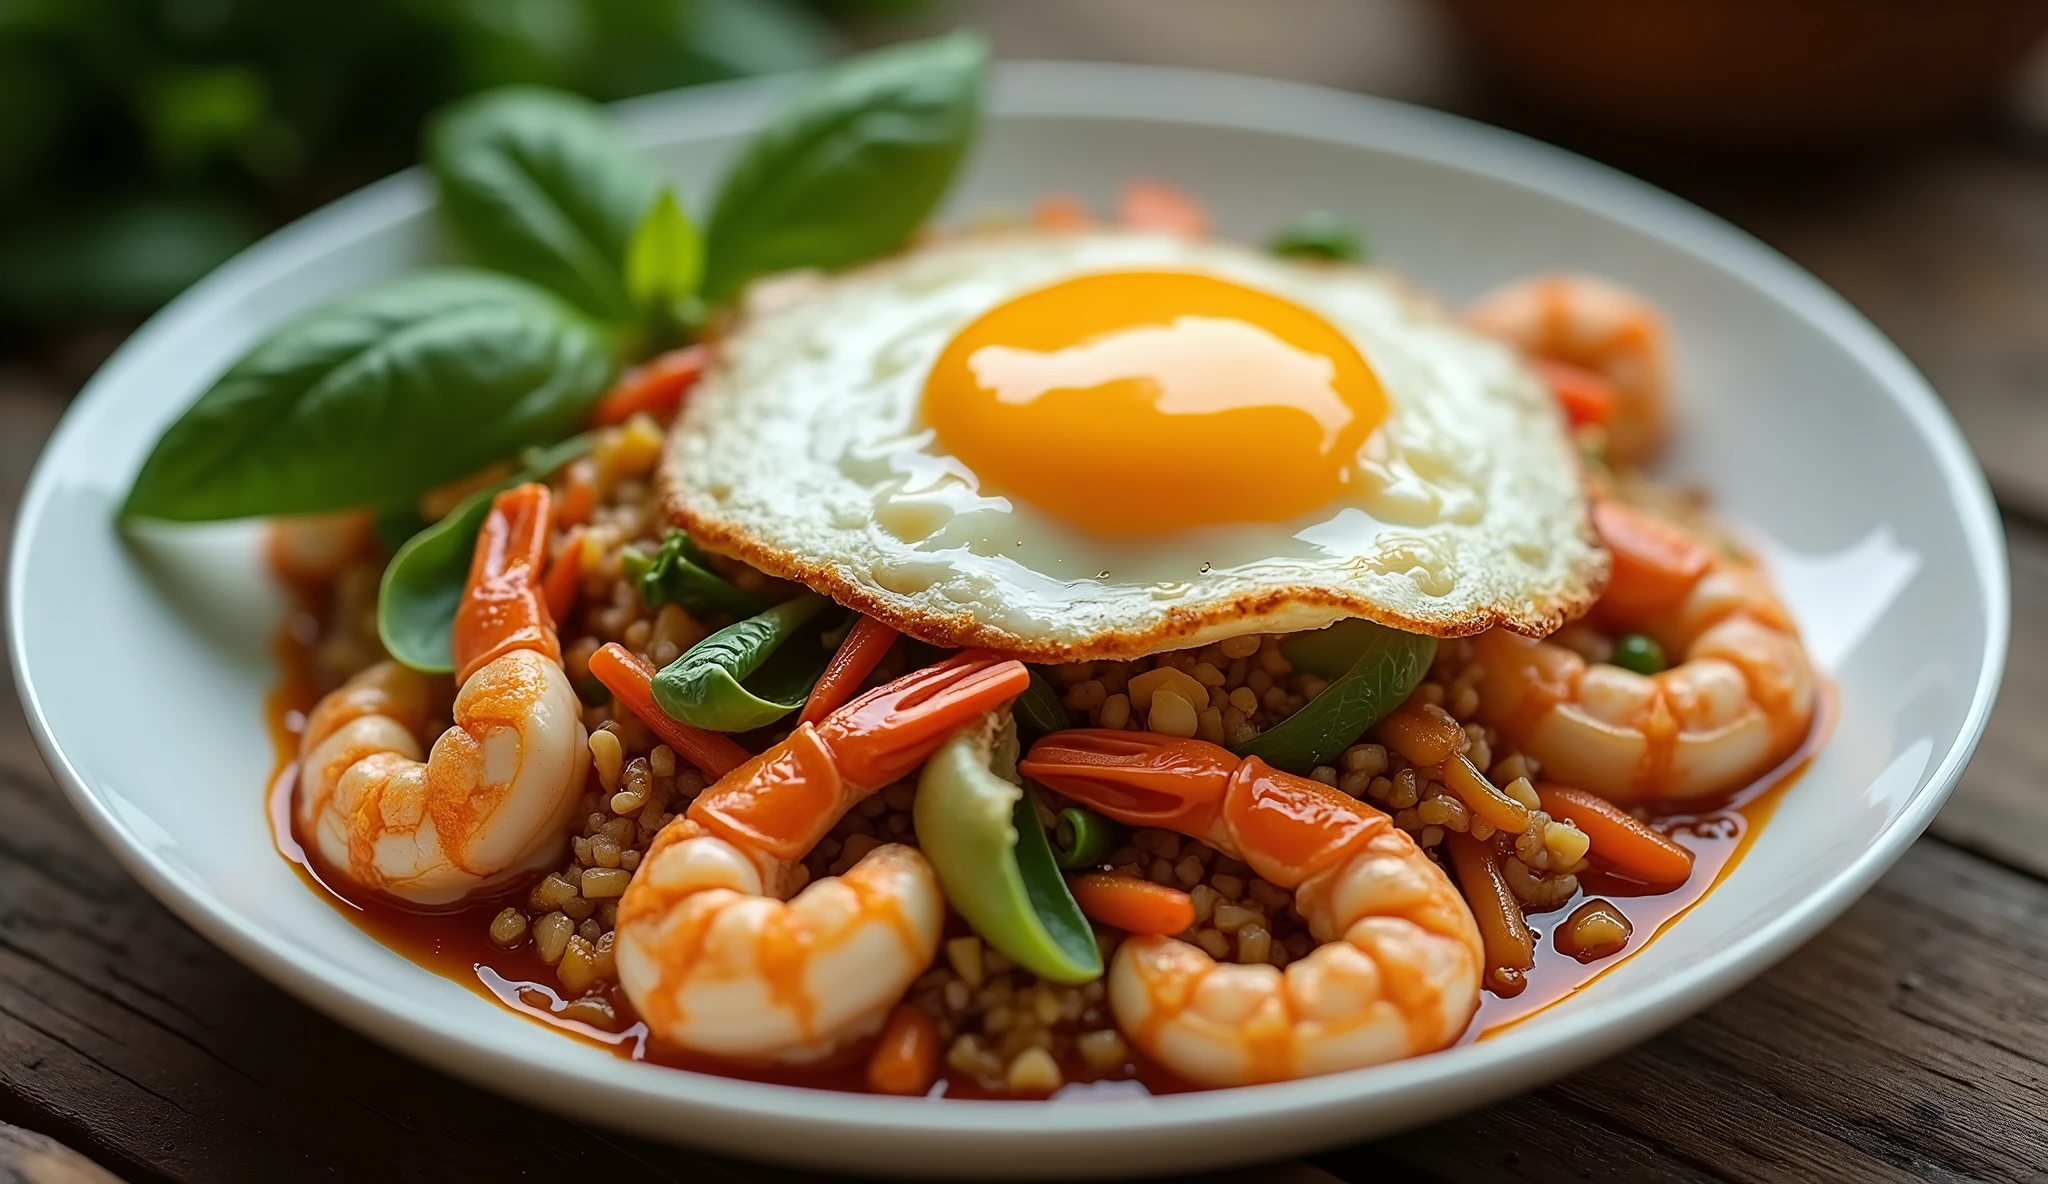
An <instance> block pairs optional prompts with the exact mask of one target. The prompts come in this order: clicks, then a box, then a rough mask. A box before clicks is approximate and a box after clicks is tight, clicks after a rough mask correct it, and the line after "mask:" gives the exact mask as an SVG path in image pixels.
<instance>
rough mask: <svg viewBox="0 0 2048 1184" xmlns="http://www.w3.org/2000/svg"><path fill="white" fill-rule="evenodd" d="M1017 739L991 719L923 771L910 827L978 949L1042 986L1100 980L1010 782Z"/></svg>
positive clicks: (1084, 924) (1084, 931) (1054, 867)
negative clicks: (989, 950) (998, 954)
mask: <svg viewBox="0 0 2048 1184" xmlns="http://www.w3.org/2000/svg"><path fill="white" fill-rule="evenodd" d="M1016 767H1017V729H1016V727H1015V725H1014V724H1013V723H1012V722H1011V721H1009V720H1007V719H1004V720H998V719H997V718H996V717H995V716H994V715H989V716H984V717H983V718H982V719H981V720H980V721H978V722H976V723H973V724H969V725H968V726H967V727H964V728H962V729H960V730H959V731H958V732H956V733H954V735H953V737H952V739H950V740H948V741H946V743H945V744H944V745H943V746H942V747H941V748H940V749H939V751H938V752H937V753H936V754H934V755H933V757H932V758H931V760H929V761H927V762H925V766H924V772H923V774H921V775H920V776H919V778H918V783H917V799H916V802H915V804H914V805H913V806H912V808H911V821H912V822H914V823H915V824H916V826H917V843H918V847H919V848H920V849H921V850H923V852H924V854H925V857H926V858H927V859H929V860H931V864H932V870H933V871H935V872H937V873H938V877H939V884H940V886H942V887H943V888H944V889H945V892H946V901H947V903H949V904H951V905H952V906H953V908H954V909H955V910H957V911H958V912H959V913H960V915H961V916H962V917H965V918H966V919H967V923H968V924H969V925H971V926H973V928H974V931H975V932H976V933H978V934H980V935H981V939H982V940H983V941H985V942H987V943H988V944H989V945H991V946H994V947H995V948H996V949H998V950H1000V951H1002V952H1003V954H1004V955H1006V956H1008V957H1009V958H1011V959H1013V960H1014V961H1016V962H1017V963H1018V964H1019V965H1021V966H1025V967H1028V968H1029V969H1031V970H1032V971H1034V972H1035V973H1037V974H1038V975H1039V976H1040V977H1042V978H1046V979H1050V980H1051V981H1053V982H1060V983H1085V982H1093V981H1094V980H1096V979H1098V978H1101V977H1102V951H1101V949H1100V948H1099V947H1098V946H1097V945H1096V944H1095V932H1094V930H1093V929H1092V928H1091V927H1090V926H1089V924H1088V918H1086V917H1085V916H1083V915H1082V914H1081V906H1079V905H1077V904H1075V903H1074V896H1073V893H1072V892H1070V891H1068V889H1067V882H1066V879H1065V878H1064V877H1063V876H1061V875H1060V869H1059V865H1058V863H1056V862H1055V861H1054V858H1053V853H1052V848H1051V846H1050V845H1049V844H1048V843H1047V842H1046V838H1045V828H1044V826H1042V825H1041V824H1040V823H1039V820H1038V808H1037V805H1036V804H1035V802H1034V800H1033V798H1032V794H1031V791H1030V790H1029V789H1028V788H1026V787H1025V786H1022V785H1018V784H1016V783H1015V782H1013V781H1011V780H1010V779H1009V778H1010V777H1014V776H1015V775H1016Z"/></svg>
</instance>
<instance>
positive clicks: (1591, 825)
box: [1536, 784, 1692, 890]
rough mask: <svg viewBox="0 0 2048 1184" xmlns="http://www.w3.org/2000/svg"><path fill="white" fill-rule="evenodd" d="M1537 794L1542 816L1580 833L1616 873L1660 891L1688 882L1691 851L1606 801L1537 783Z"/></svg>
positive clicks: (1570, 789)
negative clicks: (1591, 843)
mask: <svg viewBox="0 0 2048 1184" xmlns="http://www.w3.org/2000/svg"><path fill="white" fill-rule="evenodd" d="M1536 793H1537V796H1539V797H1541V798H1542V799H1543V810H1544V812H1545V813H1547V814H1549V815H1550V816H1551V817H1552V818H1562V819H1564V820H1565V821H1566V822H1569V823H1571V824H1572V825H1573V826H1576V827H1578V828H1579V829H1580V830H1582V831H1585V832H1586V837H1587V838H1589V839H1591V840H1592V841H1593V848H1592V851H1593V854H1594V855H1596V856H1598V857H1599V858H1600V859H1603V860H1605V861H1606V862H1607V864H1608V865H1609V866H1611V867H1612V868H1614V870H1616V871H1618V872H1620V873H1621V874H1623V875H1625V876H1628V877H1630V878H1632V879H1637V880H1641V881H1642V882H1643V883H1645V884H1649V885H1651V886H1652V887H1655V888H1658V889H1660V890H1661V889H1670V888H1676V887H1678V886H1679V885H1680V884H1683V883H1685V882H1686V881H1687V880H1689V879H1691V878H1692V852H1691V851H1688V850H1686V849H1685V848H1684V847H1681V846H1679V845H1678V843H1677V842H1676V841H1674V840H1673V839H1671V838H1670V837H1669V836H1667V835H1663V834H1660V833H1658V832H1657V831H1654V830H1651V829H1650V827H1649V826H1648V825H1647V824H1645V823H1643V822H1641V821H1640V820H1638V819H1637V818H1636V817H1635V815H1633V814H1630V813H1629V812H1628V811H1626V810H1624V809H1622V808H1621V807H1620V806H1617V805H1615V804H1614V803H1613V802H1610V801H1608V800H1607V799H1606V798H1603V797H1600V796H1599V795H1597V794H1591V793H1587V792H1586V791H1585V790H1583V789H1572V788H1570V787H1568V786H1563V785H1549V784H1545V785H1539V786H1537V787H1536Z"/></svg>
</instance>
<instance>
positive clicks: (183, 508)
mask: <svg viewBox="0 0 2048 1184" xmlns="http://www.w3.org/2000/svg"><path fill="white" fill-rule="evenodd" d="M612 368H613V362H612V345H611V342H610V341H609V340H608V339H607V337H606V335H605V334H604V332H603V331H602V330H600V329H599V328H598V327H597V326H596V325H595V324H594V323H593V322H591V321H590V320H589V319H588V318H586V317H584V316H582V315H581V314H579V313H577V312H576V311H575V310H574V309H572V308H570V307H569V306H568V305H566V304H564V303H562V302H561V301H560V300H558V299H556V298H555V297H554V296H552V295H550V294H548V293H547V292H545V291H542V290H541V289H539V288H536V287H534V286H533V285H531V284H528V283H526V282H524V281H522V280H517V279H513V278H512V277H510V276H504V275H497V274H494V273H492V272H487V271H475V270H469V269H447V270H441V271H429V272H422V273H420V274H417V275H411V276H407V277H405V278H403V279H399V280H395V281H392V282H391V283H387V284H382V285H379V286H378V287H375V288H370V289H368V290H366V291H362V292H356V293H353V294H351V295H348V296H344V297H342V298H341V299H339V300H336V301H334V302H333V303H331V304H328V305H326V306H325V307H323V308H321V309H319V310H318V311H316V312H314V313H312V314H310V315H308V316H305V317H302V318H300V319H299V320H296V321H293V322H292V323H291V324H289V325H286V326H285V327H284V328H282V329H280V330H278V331H277V332H276V333H273V334H272V335H271V336H270V337H269V338H268V339H266V340H265V341H264V342H263V343H262V344H260V345H258V346H257V347H256V348H255V349H253V350H251V351H250V352H249V353H248V354H247V355H246V356H244V357H243V358H242V360H241V361H239V362H237V363H235V365H234V366H233V367H231V368H230V369H229V370H228V372H227V373H226V374H224V375H222V376H221V377H220V380H219V381H217V382H215V383H214V384H213V386H212V387H211V388H210V389H209V390H208V391H207V392H206V393H205V394H203V395H201V396H199V398H198V400H197V401H196V402H194V403H193V404H192V406H191V407H190V408H188V409H186V411H185V414H184V415H182V416H180V417H179V418H178V420H177V422H175V423H173V424H172V425H171V426H170V427H169V428H168V429H166V430H165V432H164V434H163V436H162V437H161V438H160V439H159V440H158V441H157V443H156V447H155V449H154V450H152V451H151V452H150V454H149V459H148V460H146V461H144V462H143V465H142V471H141V472H140V473H139V474H137V475H136V478H135V486H134V488H132V489H131V490H129V492H128V500H127V502H126V503H125V504H124V505H123V506H122V508H121V515H122V517H124V518H127V517H142V518H166V519H175V520H179V521H189V522H197V521H208V520H214V519H221V518H249V517H255V516H257V515H262V514H310V513H319V512H322V511H327V510H342V509H350V508H354V507H357V506H372V505H375V506H393V505H402V504H404V503H406V502H409V501H411V500H413V499H414V498H417V497H418V496H419V495H420V494H422V493H424V492H426V491H427V490H429V489H432V488H434V487H435V486H437V485H442V484H445V483H447V482H449V481H452V480H454V479H455V478H457V477H460V476H462V475H463V474H465V473H473V472H475V471H476V470H478V469H480V468H482V467H483V466H485V465H487V464H489V463H490V462H492V461H494V460H498V459H501V458H503V457H506V456H509V455H511V454H512V453H514V452H517V451H518V450H519V449H521V448H524V447H526V446H527V445H530V444H537V443H542V442H545V441H548V440H559V439H561V438H562V437H563V436H564V435H566V434H568V433H569V432H570V431H572V430H574V429H575V427H576V426H577V424H578V423H579V422H581V420H582V418H583V415H584V412H585V411H586V410H588V409H589V407H590V404H591V403H592V401H594V400H595V399H596V398H597V396H598V395H599V394H600V393H602V392H603V390H604V389H605V386H606V384H607V383H609V382H610V381H611V377H612Z"/></svg>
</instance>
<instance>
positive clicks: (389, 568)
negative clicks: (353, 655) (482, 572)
mask: <svg viewBox="0 0 2048 1184" xmlns="http://www.w3.org/2000/svg"><path fill="white" fill-rule="evenodd" d="M596 442H597V441H596V437H594V436H592V435H591V434H590V433H588V432H585V433H584V434H582V435H580V436H571V437H570V438H569V439H567V440H564V441H562V442H561V443H560V444H557V445H555V446H554V447H553V448H546V449H542V448H535V449H530V450H528V453H527V455H526V457H525V458H524V460H523V461H522V463H521V465H520V468H519V470H518V471H517V472H515V473H513V474H511V475H510V476H508V477H506V478H504V479H503V480H501V481H494V482H492V483H491V484H489V485H487V486H485V487H484V488H482V489H479V490H477V491H476V492H475V493H472V494H470V495H469V496H468V497H466V498H463V499H462V501H461V502H460V503H459V504H457V505H456V507H455V508H454V509H453V510H450V511H448V513H447V514H446V515H445V516H443V517H442V519H441V520H440V521H439V522H436V523H434V524H433V525H432V526H429V527H427V528H426V529H425V530H422V531H420V532H419V533H418V534H415V535H414V536H412V538H410V539H408V540H406V543H405V545H404V546H402V547H400V548H399V549H398V553H397V554H395V555H393V556H392V557H391V562H390V563H388V564H386V565H385V567H384V579H383V582H382V583H381V584H379V585H378V588H377V637H378V638H379V639H380V640H381V641H383V643H384V649H385V652H387V653H389V654H390V655H391V656H392V657H393V658H396V659H397V660H398V661H400V662H402V663H404V664H405V665H407V666H410V667H412V668H413V669H414V670H423V671H425V672H427V673H429V674H447V673H449V672H450V671H453V670H454V669H455V652H454V648H453V644H452V642H453V634H454V630H455V609H456V607H457V606H458V605H460V604H461V603H462V590H463V587H464V585H466V584H467V583H468V582H469V564H470V559H471V556H472V553H473V552H474V551H475V550H476V534H477V531H479V530H481V529H483V525H484V517H485V515H487V514H489V513H490V510H491V499H492V498H494V497H497V496H498V495H499V494H500V493H503V492H504V491H505V490H507V489H510V488H512V487H513V486H514V485H522V484H524V483H526V482H528V481H540V480H543V479H545V478H546V477H547V475H548V474H550V473H552V472H554V471H555V470H556V469H559V468H561V467H562V466H563V465H565V464H568V463H569V462H570V461H572V460H575V459H576V458H577V457H579V456H582V455H583V454H584V453H586V452H589V451H590V449H591V447H592V446H593V445H594V444H595V443H596Z"/></svg>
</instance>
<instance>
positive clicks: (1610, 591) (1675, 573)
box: [1593, 498, 1714, 620]
mask: <svg viewBox="0 0 2048 1184" xmlns="http://www.w3.org/2000/svg"><path fill="white" fill-rule="evenodd" d="M1593 528H1594V529H1595V530H1597V531H1599V532H1600V541H1601V542H1603V543H1605V544H1607V550H1608V551H1609V553H1611V554H1612V555H1613V556H1614V574H1613V575H1612V576H1611V577H1609V579H1608V581H1607V591H1606V592H1605V593H1603V594H1602V595H1601V602H1600V610H1601V612H1602V613H1603V614H1605V615H1608V616H1611V617H1613V618H1615V619H1617V620H1624V619H1638V620H1639V619H1641V618H1642V617H1644V616H1647V615H1649V614H1651V613H1655V612H1658V611H1659V610H1662V609H1667V608H1670V607H1671V606H1672V605H1675V604H1677V603H1678V602H1679V601H1680V600H1683V599H1684V598H1685V594H1686V593H1688V592H1690V591H1692V586H1693V585H1694V584H1696V583H1698V582H1699V578H1700V577H1701V576H1702V575H1705V574H1706V571H1707V568H1708V567H1710V566H1712V565H1713V562H1714V553H1713V551H1712V550H1710V549H1709V548H1708V547H1707V545H1706V544H1705V543H1703V542H1701V541H1699V540H1698V539H1696V538H1694V537H1693V536H1691V535H1689V534H1687V533H1686V532H1684V531H1682V530H1680V529H1679V528H1677V527H1676V526H1672V525H1671V524H1669V523H1667V522H1661V521H1659V520H1657V519H1655V518H1652V517H1650V516H1649V515H1648V514H1645V513H1643V512H1642V511H1641V510H1636V509H1632V508H1630V507H1628V506H1625V505H1623V504H1622V503H1620V502H1618V501H1615V500H1613V499H1612V498H1600V499H1599V500H1597V501H1595V502H1594V503H1593Z"/></svg>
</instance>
